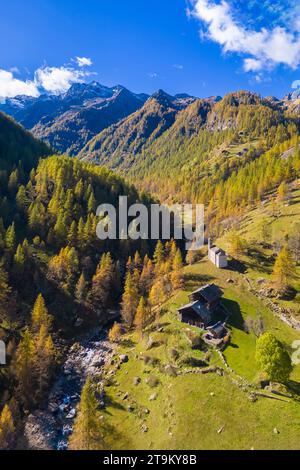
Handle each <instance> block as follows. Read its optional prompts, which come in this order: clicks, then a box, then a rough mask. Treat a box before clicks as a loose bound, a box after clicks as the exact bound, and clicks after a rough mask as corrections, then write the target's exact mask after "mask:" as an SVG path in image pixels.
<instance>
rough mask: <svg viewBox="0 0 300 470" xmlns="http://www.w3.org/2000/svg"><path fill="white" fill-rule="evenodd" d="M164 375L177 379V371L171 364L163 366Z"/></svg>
mask: <svg viewBox="0 0 300 470" xmlns="http://www.w3.org/2000/svg"><path fill="white" fill-rule="evenodd" d="M165 373H166V374H168V375H170V376H171V377H177V370H176V368H175V367H174V366H172V365H171V364H167V365H166V366H165Z"/></svg>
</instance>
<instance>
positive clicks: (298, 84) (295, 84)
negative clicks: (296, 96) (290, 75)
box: [292, 80, 300, 90]
mask: <svg viewBox="0 0 300 470" xmlns="http://www.w3.org/2000/svg"><path fill="white" fill-rule="evenodd" d="M292 88H293V90H296V89H297V88H300V80H295V81H294V82H293V83H292Z"/></svg>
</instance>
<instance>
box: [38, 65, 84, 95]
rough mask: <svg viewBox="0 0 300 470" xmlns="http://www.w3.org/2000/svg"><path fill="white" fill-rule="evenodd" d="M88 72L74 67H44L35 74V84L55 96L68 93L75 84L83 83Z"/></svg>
mask: <svg viewBox="0 0 300 470" xmlns="http://www.w3.org/2000/svg"><path fill="white" fill-rule="evenodd" d="M88 75H89V74H88V73H87V72H83V71H80V70H76V69H74V68H72V67H43V68H40V69H38V70H36V72H35V83H36V84H37V86H39V87H42V88H43V89H44V90H46V91H48V92H49V93H53V94H60V93H64V92H66V91H67V90H68V89H69V88H70V86H71V85H72V84H73V83H80V82H83V79H84V77H86V76H88Z"/></svg>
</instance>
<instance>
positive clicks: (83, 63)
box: [76, 57, 93, 67]
mask: <svg viewBox="0 0 300 470" xmlns="http://www.w3.org/2000/svg"><path fill="white" fill-rule="evenodd" d="M76 62H77V64H78V66H79V67H90V66H91V65H93V62H92V59H90V58H89V57H76Z"/></svg>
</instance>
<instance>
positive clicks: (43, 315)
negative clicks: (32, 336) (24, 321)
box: [31, 294, 52, 334]
mask: <svg viewBox="0 0 300 470" xmlns="http://www.w3.org/2000/svg"><path fill="white" fill-rule="evenodd" d="M51 323H52V319H51V316H50V315H49V312H48V309H47V307H46V304H45V300H44V298H43V296H42V294H39V295H38V297H37V299H36V301H35V304H34V307H33V310H32V314H31V325H32V330H33V331H34V332H36V333H37V332H38V331H39V330H40V328H41V327H42V326H44V327H45V331H46V333H45V334H47V333H48V331H49V329H50V326H51Z"/></svg>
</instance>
